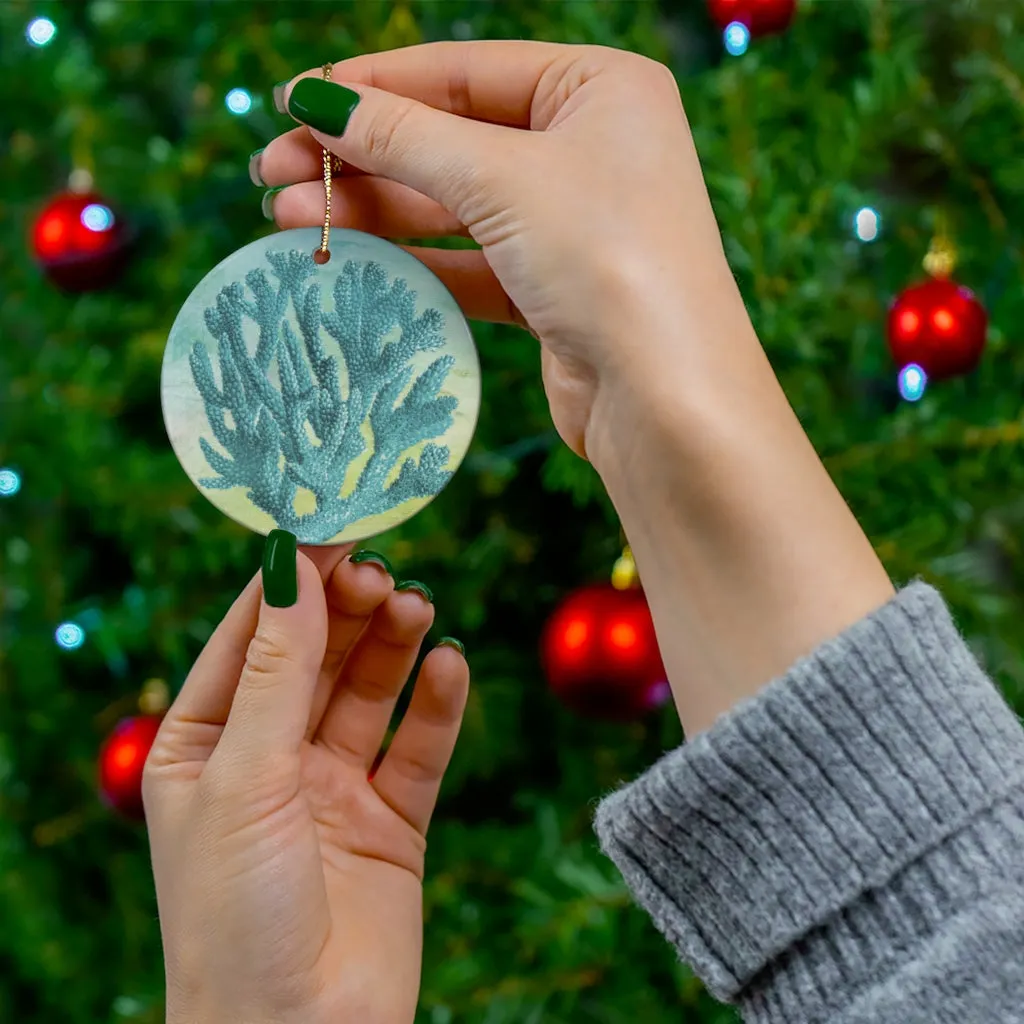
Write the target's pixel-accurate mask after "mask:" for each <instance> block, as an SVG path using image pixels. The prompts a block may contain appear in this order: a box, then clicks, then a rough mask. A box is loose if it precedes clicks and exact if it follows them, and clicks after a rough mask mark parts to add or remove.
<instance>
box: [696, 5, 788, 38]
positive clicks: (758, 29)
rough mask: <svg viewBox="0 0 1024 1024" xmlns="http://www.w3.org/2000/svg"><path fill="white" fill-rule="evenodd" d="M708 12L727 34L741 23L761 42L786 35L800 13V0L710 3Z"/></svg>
mask: <svg viewBox="0 0 1024 1024" xmlns="http://www.w3.org/2000/svg"><path fill="white" fill-rule="evenodd" d="M708 11H709V12H710V14H711V17H712V19H713V20H714V22H715V24H716V25H717V26H718V27H719V29H721V30H722V31H723V32H724V31H725V30H726V29H727V28H728V27H729V26H730V25H732V24H733V23H734V22H739V24H741V25H745V26H746V28H747V30H748V31H749V32H750V35H751V38H753V39H757V38H758V37H759V36H767V35H771V34H772V33H775V32H785V30H786V29H787V28H789V25H790V22H791V21H792V20H793V15H794V14H795V13H796V0H708Z"/></svg>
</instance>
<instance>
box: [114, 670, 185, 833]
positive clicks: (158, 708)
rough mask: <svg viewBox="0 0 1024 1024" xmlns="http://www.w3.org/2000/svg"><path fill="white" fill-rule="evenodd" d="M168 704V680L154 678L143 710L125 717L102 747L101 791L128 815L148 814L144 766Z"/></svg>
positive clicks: (143, 697)
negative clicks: (143, 791)
mask: <svg viewBox="0 0 1024 1024" xmlns="http://www.w3.org/2000/svg"><path fill="white" fill-rule="evenodd" d="M167 704H168V692H167V684H166V683H165V682H164V681H163V680H162V679H150V680H149V681H148V682H147V683H146V685H145V686H144V687H143V690H142V695H141V697H140V698H139V708H140V710H141V711H142V712H143V713H142V714H141V715H136V716H135V717H133V718H123V719H121V721H120V722H118V723H117V725H116V726H114V730H113V732H111V734H110V735H109V736H108V737H107V739H106V741H105V742H104V744H103V746H102V747H101V748H100V755H99V788H100V795H101V796H102V798H103V800H104V802H105V803H106V804H108V805H109V806H110V807H112V808H113V809H114V810H116V811H117V812H118V813H119V814H121V815H122V816H123V817H125V818H132V819H135V820H141V819H142V818H144V817H145V814H144V811H143V807H142V769H143V768H144V767H145V764H146V758H147V757H149V751H150V749H151V748H152V746H153V741H154V740H155V739H156V734H157V730H158V729H159V728H160V723H161V722H162V721H163V717H164V712H165V711H166V710H167Z"/></svg>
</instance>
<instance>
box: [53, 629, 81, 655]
mask: <svg viewBox="0 0 1024 1024" xmlns="http://www.w3.org/2000/svg"><path fill="white" fill-rule="evenodd" d="M53 638H54V640H56V641H57V646H58V647H63V648H64V650H65V651H74V650H77V649H78V648H79V647H81V646H82V644H84V643H85V630H84V629H82V627H81V626H80V625H78V623H77V622H62V623H61V624H60V625H59V626H58V627H57V631H56V632H55V633H54V634H53Z"/></svg>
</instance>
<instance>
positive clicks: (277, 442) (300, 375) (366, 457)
mask: <svg viewBox="0 0 1024 1024" xmlns="http://www.w3.org/2000/svg"><path fill="white" fill-rule="evenodd" d="M325 234H326V232H325ZM321 237H322V236H321V232H320V230H319V229H317V228H302V229H294V230H289V231H283V232H280V233H278V234H276V235H272V236H270V237H268V238H265V239H260V240H259V241H256V242H253V243H251V244H250V245H247V246H245V248H243V249H240V250H239V251H238V252H235V253H233V254H232V255H231V256H229V257H228V258H227V259H225V260H224V261H223V262H222V263H220V264H219V265H218V266H217V267H215V268H214V269H213V270H212V271H210V273H209V274H207V275H206V277H204V278H203V280H202V281H200V283H199V285H198V286H197V287H196V289H195V290H194V291H193V292H192V294H191V295H190V296H189V298H188V299H187V301H186V302H185V305H184V306H183V307H182V309H181V312H180V313H179V314H178V316H177V318H176V319H175V321H174V325H173V327H172V328H171V334H170V338H169V340H168V343H167V349H166V351H165V353H164V362H163V373H162V380H161V395H162V403H163V412H164V422H165V424H166V427H167V434H168V436H169V438H170V441H171V445H172V447H173V448H174V451H175V454H176V455H177V456H178V459H179V461H180V462H181V465H182V467H183V468H184V470H185V472H186V473H187V474H188V475H189V477H190V478H191V479H192V482H193V483H194V484H195V485H196V486H197V487H198V488H199V490H200V491H201V492H202V493H203V494H204V495H205V496H206V497H207V498H209V500H210V501H211V502H213V504H214V505H216V506H217V507H218V508H219V509H220V510H221V511H222V512H224V513H225V514H226V515H228V516H230V517H231V518H232V519H234V520H235V521H236V522H239V523H241V524H242V525H243V526H247V527H249V528H250V529H252V530H255V531H256V532H257V533H263V534H266V533H269V532H270V531H271V530H273V529H281V530H288V531H290V532H291V533H294V534H295V535H296V537H297V538H298V540H299V542H300V543H302V544H340V543H344V542H348V541H356V540H362V539H365V538H367V537H371V536H373V535H375V534H378V533H381V532H382V531H384V530H387V529H389V528H390V527H392V526H395V525H397V524H398V523H401V522H404V521H405V520H406V519H408V518H409V517H410V516H412V515H414V514H415V513H416V512H418V511H419V510H420V509H421V508H423V507H424V506H425V505H426V504H428V503H429V502H430V501H431V500H432V499H433V498H434V497H436V496H437V495H438V494H439V493H440V491H441V490H442V488H443V487H444V486H445V484H447V483H448V481H449V480H450V479H451V477H452V474H453V473H454V471H455V470H456V468H457V467H458V465H459V463H461V461H462V459H463V458H464V456H465V454H466V451H467V449H468V448H469V444H470V441H471V439H472V436H473V431H474V428H475V426H476V420H477V414H478V412H479V408H480V364H479V361H478V358H477V353H476V347H475V345H474V343H473V337H472V335H471V334H470V331H469V325H468V324H467V323H466V320H465V318H464V317H463V315H462V312H461V310H460V309H459V307H458V305H457V304H456V302H455V300H454V299H453V298H452V296H451V294H450V293H449V292H448V290H447V289H446V288H445V287H444V285H443V284H442V283H441V282H440V281H439V280H438V279H437V277H436V276H435V275H434V274H433V273H431V271H430V270H428V269H427V268H426V267H425V266H424V265H423V264H422V263H421V262H420V261H419V260H417V259H416V258H415V257H414V256H412V255H410V254H409V253H408V252H406V251H405V250H403V249H400V248H398V246H395V245H392V244H391V243H390V242H386V241H383V240H382V239H380V238H377V237H376V236H374V235H368V234H364V233H362V232H359V231H349V230H339V229H334V230H332V231H331V234H330V251H329V254H328V256H327V258H326V260H324V259H322V258H317V259H314V256H317V257H320V255H321V252H326V249H323V250H320V251H318V250H317V245H318V243H319V242H320V240H321Z"/></svg>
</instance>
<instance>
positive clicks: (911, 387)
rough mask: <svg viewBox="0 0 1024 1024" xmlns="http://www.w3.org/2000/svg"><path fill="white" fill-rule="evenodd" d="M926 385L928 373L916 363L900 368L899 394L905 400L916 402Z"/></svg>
mask: <svg viewBox="0 0 1024 1024" xmlns="http://www.w3.org/2000/svg"><path fill="white" fill-rule="evenodd" d="M927 386H928V375H927V374H926V373H925V372H924V370H922V369H921V367H920V366H918V365H917V363H911V364H910V365H909V366H904V367H903V369H902V370H900V376H899V389H900V396H901V397H902V398H903V399H904V400H905V401H907V402H916V401H918V400H919V399H920V398H921V396H922V395H923V394H924V389H925V388H926V387H927Z"/></svg>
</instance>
